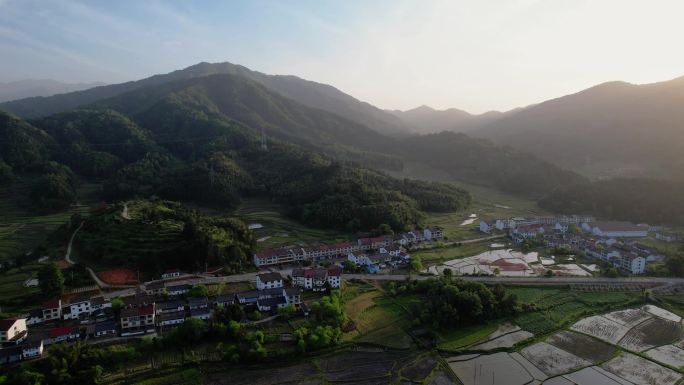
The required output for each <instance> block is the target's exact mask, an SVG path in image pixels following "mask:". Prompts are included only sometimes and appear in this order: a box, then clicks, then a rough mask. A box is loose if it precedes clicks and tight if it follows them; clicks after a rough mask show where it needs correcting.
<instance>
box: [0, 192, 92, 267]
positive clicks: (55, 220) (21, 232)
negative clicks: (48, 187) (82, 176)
mask: <svg viewBox="0 0 684 385" xmlns="http://www.w3.org/2000/svg"><path fill="white" fill-rule="evenodd" d="M98 188H99V185H97V184H85V185H83V186H81V187H80V188H79V191H78V193H79V200H80V203H81V205H80V206H75V207H73V208H72V209H70V210H66V211H62V212H58V213H50V214H40V213H35V212H32V211H31V210H30V209H29V207H30V206H29V205H28V204H27V203H25V202H24V203H22V202H21V201H22V199H23V197H26V196H27V195H28V185H27V184H26V183H21V182H17V183H15V184H13V185H12V186H11V187H7V186H5V187H0V263H2V261H5V260H8V259H10V258H14V257H16V256H18V255H22V254H25V253H26V252H28V251H31V250H32V249H33V248H34V247H35V246H36V245H38V244H41V243H42V242H43V241H45V240H46V239H47V237H48V235H49V234H50V233H52V232H53V231H54V230H55V229H57V228H58V227H59V226H61V225H63V224H64V223H67V222H68V221H69V218H70V217H71V215H72V214H74V213H80V214H82V215H87V213H88V206H87V204H90V203H93V202H95V201H96V199H95V197H94V195H95V192H96V191H97V189H98Z"/></svg>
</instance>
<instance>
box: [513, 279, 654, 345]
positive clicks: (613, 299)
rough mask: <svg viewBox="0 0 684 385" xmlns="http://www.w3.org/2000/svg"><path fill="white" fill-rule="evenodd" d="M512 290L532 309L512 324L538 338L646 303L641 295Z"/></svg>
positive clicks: (538, 289)
mask: <svg viewBox="0 0 684 385" xmlns="http://www.w3.org/2000/svg"><path fill="white" fill-rule="evenodd" d="M509 291H510V292H511V293H514V294H516V295H517V296H518V299H519V301H520V303H521V304H526V305H530V306H531V307H532V308H531V310H528V311H523V313H521V314H519V315H518V316H516V317H515V318H514V320H513V321H514V322H515V323H516V324H517V325H518V326H520V327H521V328H523V329H525V330H527V331H529V332H531V333H534V334H536V335H542V334H547V333H550V332H552V331H555V330H558V329H560V328H562V327H564V326H566V325H568V324H570V323H572V322H574V321H577V320H578V319H580V318H582V317H584V316H587V315H589V314H595V313H601V312H607V311H608V310H610V309H615V308H621V307H626V306H628V305H634V304H637V303H640V302H642V301H643V298H641V297H640V296H639V295H635V294H633V293H621V292H605V293H603V292H597V293H585V292H576V291H571V290H569V289H558V288H555V289H553V288H551V289H544V288H509Z"/></svg>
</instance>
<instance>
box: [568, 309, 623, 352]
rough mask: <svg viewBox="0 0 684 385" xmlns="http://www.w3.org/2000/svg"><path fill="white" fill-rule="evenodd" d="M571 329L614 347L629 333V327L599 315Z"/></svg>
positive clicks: (588, 318)
mask: <svg viewBox="0 0 684 385" xmlns="http://www.w3.org/2000/svg"><path fill="white" fill-rule="evenodd" d="M570 329H572V330H575V331H578V332H581V333H584V334H589V335H590V336H594V337H596V338H598V339H600V340H603V341H606V342H609V343H611V344H613V345H617V343H618V341H620V339H622V337H624V336H625V334H627V332H628V331H629V328H628V327H626V326H623V325H620V324H619V323H617V322H615V321H611V320H609V319H607V318H605V317H602V316H598V315H595V316H591V317H587V318H583V319H581V320H579V321H578V322H577V323H575V324H574V325H572V327H571V328H570Z"/></svg>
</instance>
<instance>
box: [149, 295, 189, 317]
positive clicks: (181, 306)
mask: <svg viewBox="0 0 684 385" xmlns="http://www.w3.org/2000/svg"><path fill="white" fill-rule="evenodd" d="M155 308H156V313H157V315H161V314H165V313H175V312H179V311H184V310H185V302H183V301H181V300H178V299H176V300H169V301H164V302H157V303H156V304H155Z"/></svg>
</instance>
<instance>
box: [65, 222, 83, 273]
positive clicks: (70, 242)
mask: <svg viewBox="0 0 684 385" xmlns="http://www.w3.org/2000/svg"><path fill="white" fill-rule="evenodd" d="M84 224H85V221H82V222H81V224H80V225H78V227H77V228H76V230H74V233H73V234H71V239H69V245H68V246H67V251H66V255H65V256H64V260H65V261H67V263H68V264H70V265H73V264H75V262H74V261H73V260H72V259H71V246H72V245H73V244H74V238H76V234H77V233H78V231H79V230H81V228H82V227H83V225H84Z"/></svg>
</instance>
